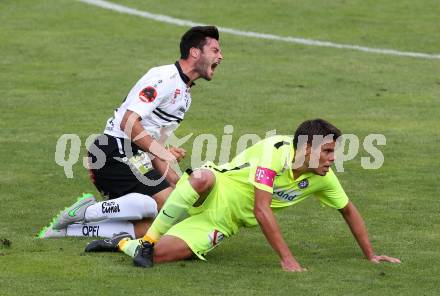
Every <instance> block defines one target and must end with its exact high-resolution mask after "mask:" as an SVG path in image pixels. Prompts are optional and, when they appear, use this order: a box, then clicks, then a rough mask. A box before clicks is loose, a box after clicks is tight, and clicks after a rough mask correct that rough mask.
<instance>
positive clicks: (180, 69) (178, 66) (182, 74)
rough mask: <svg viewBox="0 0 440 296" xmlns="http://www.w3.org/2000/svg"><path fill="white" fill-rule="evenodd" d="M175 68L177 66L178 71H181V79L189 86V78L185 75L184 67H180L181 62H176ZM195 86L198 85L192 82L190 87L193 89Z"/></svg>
mask: <svg viewBox="0 0 440 296" xmlns="http://www.w3.org/2000/svg"><path fill="white" fill-rule="evenodd" d="M174 66H176V68H177V71H179V75H180V78H182V80H183V82H185V84H188V82H189V77H188V76H186V74H185V73H183V71H182V67H180V64H179V61H177V62H175V63H174ZM194 85H196V84H195V83H194V82H191V85H190V86H189V87H193V86H194Z"/></svg>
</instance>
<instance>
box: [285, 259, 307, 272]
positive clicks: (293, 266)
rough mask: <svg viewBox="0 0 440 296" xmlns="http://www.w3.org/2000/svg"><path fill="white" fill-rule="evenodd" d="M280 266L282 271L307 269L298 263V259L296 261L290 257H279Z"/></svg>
mask: <svg viewBox="0 0 440 296" xmlns="http://www.w3.org/2000/svg"><path fill="white" fill-rule="evenodd" d="M281 267H282V268H283V270H284V271H289V272H302V271H307V269H305V268H302V267H301V265H299V263H298V261H296V260H295V259H294V258H292V257H289V258H285V259H281Z"/></svg>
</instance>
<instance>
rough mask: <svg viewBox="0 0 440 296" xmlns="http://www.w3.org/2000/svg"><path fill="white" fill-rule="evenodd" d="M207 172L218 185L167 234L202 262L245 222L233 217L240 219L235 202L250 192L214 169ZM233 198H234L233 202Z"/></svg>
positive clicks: (184, 178)
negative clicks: (210, 172) (176, 238)
mask: <svg viewBox="0 0 440 296" xmlns="http://www.w3.org/2000/svg"><path fill="white" fill-rule="evenodd" d="M203 168H206V167H203ZM208 169H210V170H211V171H212V172H213V173H214V175H215V177H216V182H215V184H214V187H213V188H212V189H211V192H210V193H209V195H208V196H207V197H206V199H205V201H204V202H203V204H202V205H200V206H199V207H192V208H190V210H189V212H188V213H189V215H190V216H189V217H188V218H186V219H185V220H183V221H181V222H179V223H177V224H175V225H174V226H172V227H171V228H170V229H169V230H168V231H167V233H165V235H172V236H176V237H178V238H180V239H182V240H184V241H185V242H186V243H187V244H188V246H189V247H190V249H191V250H192V251H193V253H194V254H196V255H197V257H199V258H200V259H202V260H206V259H205V257H204V256H205V255H206V254H207V253H208V252H209V251H211V250H212V249H214V248H215V247H216V246H218V245H219V244H220V243H221V242H222V241H223V240H224V238H226V237H230V236H231V235H233V234H235V233H236V232H237V231H238V228H239V227H240V226H242V223H241V222H240V221H239V220H238V219H237V218H234V217H236V216H237V215H235V214H234V200H239V199H240V198H243V197H244V196H243V195H244V194H246V193H247V192H244V191H243V186H242V185H241V184H240V183H238V182H236V181H235V180H234V179H233V178H230V177H229V176H227V175H226V174H223V173H220V172H218V171H216V170H214V169H212V168H208ZM187 179H188V175H187V174H185V175H184V176H182V178H181V180H180V181H179V182H187ZM177 186H179V184H178V183H177ZM231 197H233V198H234V199H233V200H230V198H231Z"/></svg>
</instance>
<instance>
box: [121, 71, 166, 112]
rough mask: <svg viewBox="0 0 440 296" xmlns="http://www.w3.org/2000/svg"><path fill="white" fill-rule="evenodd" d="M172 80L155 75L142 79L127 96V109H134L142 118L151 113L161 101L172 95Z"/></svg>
mask: <svg viewBox="0 0 440 296" xmlns="http://www.w3.org/2000/svg"><path fill="white" fill-rule="evenodd" d="M170 84H172V81H171V82H166V81H163V80H162V78H161V77H159V76H155V77H151V78H149V79H141V80H140V81H139V82H138V83H136V85H135V86H134V87H133V89H132V90H131V91H130V93H129V94H128V96H127V102H129V104H128V105H127V110H130V111H133V112H135V113H137V114H139V116H140V117H141V118H145V117H146V116H148V115H150V114H151V113H152V112H153V111H154V109H156V108H157V107H158V106H159V105H160V104H161V103H163V102H164V101H166V100H167V99H168V98H169V97H170V95H171V89H173V88H172V85H170Z"/></svg>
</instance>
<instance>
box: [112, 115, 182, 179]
mask: <svg viewBox="0 0 440 296" xmlns="http://www.w3.org/2000/svg"><path fill="white" fill-rule="evenodd" d="M139 119H140V117H139V115H138V114H137V113H135V112H133V111H127V112H125V114H124V118H123V119H122V121H121V129H123V130H124V132H125V134H126V135H127V136H128V137H129V138H130V139H131V140H132V141H133V142H134V143H135V144H136V145H137V146H139V147H140V148H141V149H142V150H143V151H145V152H150V153H151V154H153V155H155V156H156V157H154V159H152V164H153V167H154V168H155V169H156V170H157V171H158V172H159V173H161V174H162V175H165V178H166V179H167V181H168V182H169V183H170V185H171V186H172V187H175V185H176V183H177V181H178V180H179V176H178V175H177V174H176V172H174V171H173V170H172V169H171V167H170V165H169V162H173V161H176V159H175V157H174V156H173V154H171V153H170V152H169V151H168V150H167V149H165V147H163V146H162V145H161V144H160V143H159V142H157V141H156V140H154V139H153V138H152V137H151V136H150V135H148V133H147V132H146V130H145V129H144V128H143V127H142V125H141V123H140V120H139Z"/></svg>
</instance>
